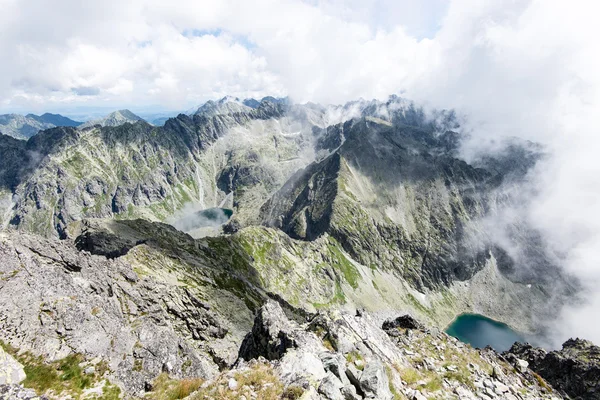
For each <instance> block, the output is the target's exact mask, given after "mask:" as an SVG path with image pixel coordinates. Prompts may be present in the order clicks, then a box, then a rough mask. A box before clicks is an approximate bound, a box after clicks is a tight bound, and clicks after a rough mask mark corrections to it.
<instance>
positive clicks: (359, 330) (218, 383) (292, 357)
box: [191, 302, 562, 400]
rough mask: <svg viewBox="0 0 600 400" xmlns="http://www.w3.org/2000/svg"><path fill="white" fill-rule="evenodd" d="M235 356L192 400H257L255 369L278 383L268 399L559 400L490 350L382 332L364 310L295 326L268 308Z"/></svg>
mask: <svg viewBox="0 0 600 400" xmlns="http://www.w3.org/2000/svg"><path fill="white" fill-rule="evenodd" d="M399 320H400V321H402V320H406V319H404V318H400V319H399ZM420 326H421V327H422V325H420ZM250 355H252V356H250ZM240 356H241V358H240V360H239V361H238V363H236V365H235V367H234V368H233V369H232V370H230V371H227V372H224V373H222V374H220V375H219V376H218V377H216V378H215V379H214V380H211V381H209V382H206V383H205V384H204V385H203V388H201V389H199V390H198V391H197V392H196V393H192V394H191V398H192V399H205V398H209V397H208V396H209V395H210V394H213V393H215V391H217V388H219V387H220V388H221V389H220V391H219V393H220V396H221V397H222V398H227V399H229V398H238V397H242V396H243V397H245V398H254V397H255V396H256V393H255V391H256V389H255V388H254V389H253V388H250V386H248V385H245V386H243V385H240V384H238V381H242V380H247V378H244V377H245V376H247V375H248V374H250V373H251V372H250V371H252V370H253V369H260V370H261V371H270V373H269V376H270V377H272V378H274V379H275V380H276V381H275V383H269V385H273V387H276V388H277V391H278V392H277V393H276V394H277V396H273V398H294V399H296V398H303V399H305V398H308V399H314V400H318V399H322V400H347V399H352V400H362V399H380V400H392V399H417V400H420V399H427V398H441V399H485V400H487V399H508V400H517V399H536V400H539V399H561V398H562V397H561V396H560V395H559V394H557V393H556V392H554V391H553V390H552V389H551V388H549V386H548V385H547V384H546V383H545V382H544V381H543V379H539V380H538V379H537V378H535V377H534V376H533V375H532V374H531V373H525V374H522V373H516V372H514V370H513V368H512V366H511V365H509V364H507V363H506V362H505V361H504V360H503V359H502V357H501V356H499V355H498V354H496V353H495V352H494V351H493V350H489V349H488V350H475V349H472V348H471V347H470V346H468V345H464V344H462V343H460V342H458V341H457V340H456V339H454V338H451V337H449V336H447V335H446V334H444V333H440V332H439V331H429V330H426V329H425V330H412V329H405V328H401V327H399V326H395V327H392V326H391V325H388V330H387V331H383V330H382V329H381V328H379V327H378V326H377V325H376V324H375V322H374V320H373V319H372V317H371V316H370V315H369V314H368V313H364V312H361V313H359V314H356V315H351V314H347V313H339V312H329V313H320V314H318V315H317V316H315V317H314V318H313V319H312V320H311V321H306V322H303V323H299V322H295V321H293V320H290V319H288V318H287V317H286V316H285V313H284V312H283V310H282V308H281V307H280V306H279V305H278V304H277V303H274V302H268V303H267V304H265V305H264V306H263V307H262V308H261V309H260V310H259V311H258V313H257V316H256V319H255V321H254V327H253V329H252V332H250V333H249V334H248V336H247V338H246V339H245V344H244V345H242V347H241V349H240ZM272 378H270V379H272ZM265 379H266V378H265ZM225 382H227V385H224V383H225ZM253 393H254V395H253ZM292 394H293V395H292ZM301 396H302V397H301Z"/></svg>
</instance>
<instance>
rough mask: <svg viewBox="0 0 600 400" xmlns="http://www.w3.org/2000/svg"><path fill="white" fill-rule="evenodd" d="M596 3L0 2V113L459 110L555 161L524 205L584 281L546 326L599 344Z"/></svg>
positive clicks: (485, 138) (483, 128)
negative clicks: (212, 108)
mask: <svg viewBox="0 0 600 400" xmlns="http://www.w3.org/2000/svg"><path fill="white" fill-rule="evenodd" d="M598 4H599V3H598V2H596V1H592V0H589V1H585V0H569V1H562V0H537V1H535V0H534V1H531V0H451V1H444V0H414V1H409V0H350V1H342V0H323V1H320V0H306V1H300V0H253V1H247V0H240V1H234V0H214V1H213V0H188V1H164V0H130V1H125V0H103V1H81V0H45V1H44V0H0V10H1V12H0V54H1V55H2V57H1V59H0V113H6V112H11V111H19V112H44V111H62V112H63V113H65V114H67V115H69V114H70V113H73V112H74V110H81V109H82V108H88V109H89V108H90V107H93V108H102V109H103V110H104V109H116V108H124V107H127V108H130V109H132V110H134V111H138V112H139V111H143V110H145V109H146V110H147V109H164V110H186V109H189V108H190V107H192V106H194V105H198V104H199V103H201V102H203V101H205V100H207V99H214V98H219V97H222V96H224V95H234V96H238V97H242V98H243V97H261V96H263V95H275V96H285V95H290V96H291V97H292V98H293V99H294V100H295V101H298V102H305V101H315V102H322V103H340V102H344V101H347V100H351V99H356V98H358V97H363V98H385V97H387V96H388V95H389V94H392V93H395V94H400V95H402V96H404V97H407V98H410V99H413V100H416V101H418V102H421V103H424V104H427V105H430V106H434V107H443V108H456V109H457V110H458V111H459V112H460V113H462V114H465V115H467V116H468V118H469V120H468V121H469V122H468V124H467V125H466V126H465V129H466V130H470V131H471V133H472V134H473V138H474V139H473V140H472V141H471V142H470V143H469V146H468V147H465V149H467V150H469V149H471V150H472V149H473V148H474V147H481V146H484V145H487V144H488V143H490V142H491V141H493V140H495V139H496V138H497V137H499V136H502V135H515V136H520V137H524V138H527V139H531V140H535V141H538V142H540V143H543V144H544V145H546V146H547V149H548V150H549V151H550V152H551V153H552V154H553V157H552V158H550V159H549V160H548V161H547V162H546V163H545V164H543V165H540V167H539V168H538V170H537V171H535V173H534V174H532V185H535V186H536V190H535V192H536V193H537V195H536V196H535V197H534V198H532V199H531V201H530V202H529V203H527V204H524V206H523V207H524V209H523V210H520V211H522V212H525V214H526V215H527V217H528V218H530V219H531V223H532V224H533V225H534V226H536V227H537V228H539V229H540V230H542V231H543V232H544V234H545V237H546V239H547V241H548V243H549V244H550V245H551V246H552V248H553V249H556V250H557V251H560V252H561V253H562V254H564V255H566V256H565V265H564V266H565V268H566V269H567V270H569V271H571V272H573V273H576V274H577V275H578V276H579V277H581V278H582V279H583V282H584V284H585V286H586V289H587V292H586V293H587V295H588V298H587V305H586V306H581V307H574V308H569V309H565V310H564V315H563V318H562V319H561V321H560V324H558V325H557V330H561V332H562V333H561V335H563V336H567V335H577V334H579V335H580V336H586V337H589V338H591V339H594V340H596V341H597V342H599V343H600V319H599V318H598V310H599V309H600V295H599V293H600V289H599V288H600V178H599V177H600V161H599V159H600V157H599V156H598V154H599V153H600V139H599V136H598V127H599V126H600V49H599V46H598V41H599V40H600V24H599V23H598V21H597V19H598V15H599V13H598V11H600V10H599V5H598ZM470 153H471V152H470V150H469V151H466V152H465V154H464V155H465V157H467V158H468V157H469V156H470Z"/></svg>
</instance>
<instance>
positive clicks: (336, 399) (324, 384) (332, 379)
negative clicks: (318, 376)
mask: <svg viewBox="0 0 600 400" xmlns="http://www.w3.org/2000/svg"><path fill="white" fill-rule="evenodd" d="M343 386H344V385H343V384H342V382H341V381H340V380H339V379H338V377H337V376H335V375H334V374H333V373H331V372H328V373H327V375H326V376H325V378H324V379H323V380H322V381H321V384H320V385H319V389H318V392H319V394H321V395H322V396H323V397H324V398H325V399H327V400H345V397H344V395H343V394H342V393H341V391H340V390H341V389H342V387H343Z"/></svg>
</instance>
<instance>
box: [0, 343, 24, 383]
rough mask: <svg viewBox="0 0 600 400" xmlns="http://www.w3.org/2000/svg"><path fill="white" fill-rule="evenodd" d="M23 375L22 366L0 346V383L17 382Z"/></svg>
mask: <svg viewBox="0 0 600 400" xmlns="http://www.w3.org/2000/svg"><path fill="white" fill-rule="evenodd" d="M25 377H26V376H25V371H24V370H23V366H22V365H21V364H20V363H19V362H18V361H17V360H15V359H14V357H13V356H11V355H10V354H8V353H7V352H6V351H4V349H3V348H2V347H0V385H13V384H19V383H21V382H22V381H23V380H24V379H25Z"/></svg>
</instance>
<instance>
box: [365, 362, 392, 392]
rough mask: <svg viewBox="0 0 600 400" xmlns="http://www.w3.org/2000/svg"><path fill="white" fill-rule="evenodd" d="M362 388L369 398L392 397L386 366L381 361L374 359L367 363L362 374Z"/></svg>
mask: <svg viewBox="0 0 600 400" xmlns="http://www.w3.org/2000/svg"><path fill="white" fill-rule="evenodd" d="M359 381H360V388H361V389H362V391H363V392H364V393H365V395H366V397H367V398H369V397H370V398H374V399H381V400H387V399H392V397H393V396H392V393H391V392H390V388H389V380H388V377H387V374H386V371H385V367H384V366H383V364H382V363H381V362H380V361H376V360H372V361H369V362H368V363H367V364H366V365H365V369H364V370H363V371H362V374H361V375H360V379H359Z"/></svg>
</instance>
